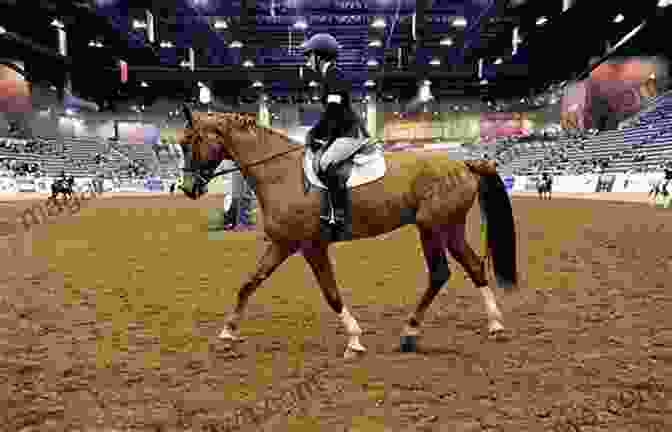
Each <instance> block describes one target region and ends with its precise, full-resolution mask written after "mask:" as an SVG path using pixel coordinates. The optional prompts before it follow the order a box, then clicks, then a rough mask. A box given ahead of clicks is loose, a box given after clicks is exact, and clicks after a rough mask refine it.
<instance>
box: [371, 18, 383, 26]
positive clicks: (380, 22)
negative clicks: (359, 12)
mask: <svg viewBox="0 0 672 432" xmlns="http://www.w3.org/2000/svg"><path fill="white" fill-rule="evenodd" d="M385 25H386V24H385V19H384V18H376V19H375V20H373V23H371V27H374V28H385Z"/></svg>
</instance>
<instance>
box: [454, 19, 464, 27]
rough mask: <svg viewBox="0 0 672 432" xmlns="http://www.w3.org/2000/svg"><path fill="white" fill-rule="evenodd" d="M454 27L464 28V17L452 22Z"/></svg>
mask: <svg viewBox="0 0 672 432" xmlns="http://www.w3.org/2000/svg"><path fill="white" fill-rule="evenodd" d="M453 26H454V27H466V26H467V20H466V19H465V18H464V17H457V18H455V19H454V20H453Z"/></svg>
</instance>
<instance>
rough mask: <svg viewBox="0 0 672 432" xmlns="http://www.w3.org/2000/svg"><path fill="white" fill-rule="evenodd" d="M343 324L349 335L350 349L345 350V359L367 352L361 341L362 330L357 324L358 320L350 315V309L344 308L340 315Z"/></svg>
mask: <svg viewBox="0 0 672 432" xmlns="http://www.w3.org/2000/svg"><path fill="white" fill-rule="evenodd" d="M339 316H340V318H341V322H342V323H343V326H345V331H346V332H347V333H348V347H347V348H346V350H345V354H344V357H345V358H346V359H349V358H353V357H356V356H357V355H358V354H363V353H365V352H366V348H365V347H364V346H363V345H362V344H361V342H360V341H359V336H361V334H362V329H361V328H360V327H359V324H357V320H356V319H355V318H354V317H353V316H352V315H351V314H350V311H349V310H348V308H346V307H345V306H343V310H342V311H341V313H340V315H339Z"/></svg>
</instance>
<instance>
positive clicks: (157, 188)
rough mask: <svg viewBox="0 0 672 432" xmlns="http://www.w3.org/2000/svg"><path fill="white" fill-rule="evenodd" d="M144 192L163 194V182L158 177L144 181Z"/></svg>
mask: <svg viewBox="0 0 672 432" xmlns="http://www.w3.org/2000/svg"><path fill="white" fill-rule="evenodd" d="M145 191H147V192H163V181H162V180H161V179H160V178H159V177H150V178H147V179H145Z"/></svg>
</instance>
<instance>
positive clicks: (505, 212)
mask: <svg viewBox="0 0 672 432" xmlns="http://www.w3.org/2000/svg"><path fill="white" fill-rule="evenodd" d="M479 186H480V187H479V201H480V204H481V225H483V224H484V225H485V226H486V234H487V247H488V249H490V252H491V255H492V262H493V266H494V269H495V277H496V279H497V284H498V285H499V286H500V287H502V288H504V289H513V288H515V287H516V286H517V284H518V269H517V265H516V227H515V224H514V221H513V209H512V208H511V200H509V195H508V194H507V193H506V188H505V187H504V182H503V181H502V179H501V178H500V177H499V174H495V175H481V180H480V185H479Z"/></svg>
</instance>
